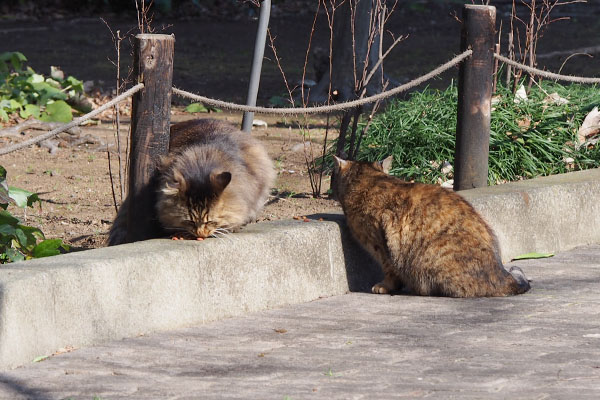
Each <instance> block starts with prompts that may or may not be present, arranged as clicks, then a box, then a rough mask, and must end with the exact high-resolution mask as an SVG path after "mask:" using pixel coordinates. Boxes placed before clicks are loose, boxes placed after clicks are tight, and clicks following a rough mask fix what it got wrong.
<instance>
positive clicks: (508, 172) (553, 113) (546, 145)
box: [358, 82, 600, 184]
mask: <svg viewBox="0 0 600 400" xmlns="http://www.w3.org/2000/svg"><path fill="white" fill-rule="evenodd" d="M554 92H556V93H558V94H559V95H560V96H561V97H563V98H565V99H567V100H569V103H568V104H564V105H559V104H552V103H547V102H544V99H545V98H546V97H547V94H551V93H554ZM496 96H497V99H498V101H499V102H498V103H496V104H495V105H494V106H493V111H492V118H491V132H490V155H489V174H488V181H489V183H490V184H496V183H500V182H506V181H516V180H521V179H528V178H532V177H536V176H544V175H551V174H557V173H563V172H568V171H572V170H578V169H587V168H594V167H598V166H599V165H600V149H599V148H598V147H597V146H593V147H591V146H590V147H589V148H586V147H582V148H581V149H577V148H576V143H577V130H578V128H579V126H580V125H581V123H582V122H583V119H584V118H585V116H586V115H587V113H588V112H589V111H590V110H591V109H592V108H593V107H594V106H598V105H600V90H599V88H598V86H592V85H569V86H562V85H560V84H556V83H551V82H547V83H543V84H542V88H539V87H535V86H534V87H533V88H532V89H531V91H530V93H529V95H528V96H529V101H526V102H521V103H519V104H515V103H514V101H513V99H514V96H513V95H512V93H510V92H509V91H508V90H506V89H505V88H503V87H499V88H498V91H497V93H496ZM457 97H458V95H457V88H456V86H455V85H451V86H450V87H448V88H447V89H446V90H443V91H440V90H432V89H425V90H423V91H421V92H415V93H413V94H412V96H411V97H410V99H408V100H405V101H394V102H392V103H390V104H389V105H388V106H387V108H386V110H385V111H384V112H382V113H380V114H379V115H377V116H376V117H375V118H374V119H373V122H372V124H371V126H370V128H369V132H368V135H367V136H366V137H365V139H364V140H363V144H362V146H361V150H360V153H359V155H358V159H359V160H368V161H375V160H382V159H384V158H385V157H387V156H388V155H390V154H393V155H394V163H393V165H392V170H391V173H392V174H393V175H396V176H400V177H402V178H404V179H407V180H415V181H418V182H426V183H439V182H441V181H444V180H447V179H448V178H450V177H451V175H449V176H446V175H445V174H443V173H442V171H441V165H442V164H443V162H444V161H448V162H450V163H451V164H453V162H454V145H455V131H456V104H457ZM566 158H573V159H574V162H573V163H572V164H568V163H566V162H565V159H566Z"/></svg>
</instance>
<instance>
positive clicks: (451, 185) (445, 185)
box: [441, 179, 454, 189]
mask: <svg viewBox="0 0 600 400" xmlns="http://www.w3.org/2000/svg"><path fill="white" fill-rule="evenodd" d="M441 186H442V187H443V188H444V189H453V188H454V179H448V180H447V181H446V182H442V185H441Z"/></svg>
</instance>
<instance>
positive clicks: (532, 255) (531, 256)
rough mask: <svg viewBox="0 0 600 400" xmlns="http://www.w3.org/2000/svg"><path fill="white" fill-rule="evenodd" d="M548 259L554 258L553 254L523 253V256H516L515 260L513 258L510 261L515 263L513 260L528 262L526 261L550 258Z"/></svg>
mask: <svg viewBox="0 0 600 400" xmlns="http://www.w3.org/2000/svg"><path fill="white" fill-rule="evenodd" d="M550 257H554V254H553V253H535V252H534V253H525V254H521V255H520V256H516V257H515V258H513V259H512V260H511V261H515V260H528V259H535V258H550Z"/></svg>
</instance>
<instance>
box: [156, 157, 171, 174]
mask: <svg viewBox="0 0 600 400" xmlns="http://www.w3.org/2000/svg"><path fill="white" fill-rule="evenodd" d="M172 163H173V157H170V156H160V157H159V158H158V163H157V164H156V169H158V172H163V171H166V170H167V169H168V168H169V167H170V166H171V164H172Z"/></svg>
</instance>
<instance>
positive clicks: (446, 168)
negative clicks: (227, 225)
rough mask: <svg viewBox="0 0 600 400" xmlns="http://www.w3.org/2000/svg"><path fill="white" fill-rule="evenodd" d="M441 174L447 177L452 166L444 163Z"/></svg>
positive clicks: (446, 162)
mask: <svg viewBox="0 0 600 400" xmlns="http://www.w3.org/2000/svg"><path fill="white" fill-rule="evenodd" d="M441 171H442V174H444V175H447V174H449V173H450V172H452V164H450V163H449V162H448V161H444V163H443V164H442V169H441Z"/></svg>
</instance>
